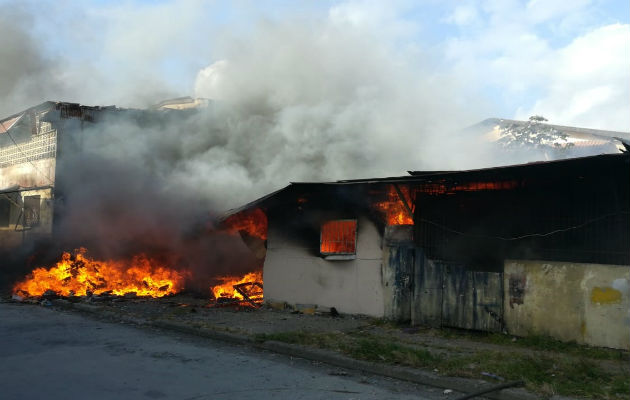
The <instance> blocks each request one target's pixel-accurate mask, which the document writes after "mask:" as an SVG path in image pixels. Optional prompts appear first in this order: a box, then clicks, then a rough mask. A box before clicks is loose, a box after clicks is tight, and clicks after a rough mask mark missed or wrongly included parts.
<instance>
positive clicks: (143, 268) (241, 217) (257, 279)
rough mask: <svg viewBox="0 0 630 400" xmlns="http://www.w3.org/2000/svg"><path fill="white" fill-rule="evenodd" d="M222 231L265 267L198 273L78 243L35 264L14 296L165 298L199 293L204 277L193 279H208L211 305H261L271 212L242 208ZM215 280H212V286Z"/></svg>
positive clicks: (29, 297) (104, 298) (145, 256)
mask: <svg viewBox="0 0 630 400" xmlns="http://www.w3.org/2000/svg"><path fill="white" fill-rule="evenodd" d="M222 230H223V232H227V233H228V234H229V235H240V236H241V238H242V239H243V241H244V243H245V244H246V245H247V246H248V247H249V248H250V249H251V251H252V252H253V253H254V255H255V257H256V259H257V260H258V261H257V262H260V269H257V270H255V271H254V272H249V273H245V274H243V275H236V274H230V275H222V276H221V275H219V276H214V277H211V276H206V277H204V278H200V276H198V275H197V274H196V273H193V270H194V268H193V269H185V268H177V267H176V266H166V265H164V263H161V262H159V261H157V260H156V259H154V258H152V257H150V256H147V255H146V254H144V253H140V254H138V255H136V256H134V257H132V258H131V259H126V260H96V259H94V258H92V257H90V256H88V251H87V249H85V248H79V249H77V250H75V251H74V252H63V254H62V256H61V259H60V260H59V261H58V262H57V263H56V264H55V265H53V266H51V267H40V268H36V269H34V270H33V271H32V272H31V273H30V274H29V275H28V276H27V277H26V278H25V279H24V280H22V281H20V282H18V283H16V284H15V285H14V286H13V295H14V298H16V299H19V300H22V299H29V301H30V300H35V299H39V298H50V297H67V298H83V299H85V300H87V301H96V300H107V299H110V300H112V299H116V298H127V299H129V298H161V297H165V296H172V295H175V294H179V293H182V292H185V291H186V290H187V289H188V290H189V291H190V290H192V291H193V292H194V293H197V291H196V289H194V288H195V287H198V286H199V282H196V281H194V280H198V279H203V281H204V282H207V283H204V284H203V285H204V286H203V287H205V288H208V289H206V290H207V291H206V290H203V293H201V295H202V296H203V297H205V298H207V299H209V301H210V302H209V305H208V306H210V307H215V306H221V307H224V306H230V305H234V306H239V307H240V306H245V307H256V308H257V307H260V306H261V305H262V301H263V284H262V282H263V279H262V260H264V257H265V251H266V247H265V240H266V237H267V217H266V215H265V213H264V212H263V211H262V210H259V209H256V210H251V211H246V212H242V213H238V214H235V215H232V216H230V217H228V218H227V219H226V220H225V221H224V222H223V227H222ZM208 267H211V265H209V266H208ZM197 269H199V268H197ZM193 275H195V276H193ZM192 283H195V284H192ZM211 283H212V284H213V285H209V284H211ZM187 284H189V285H187ZM191 284H192V285H191ZM187 286H188V288H187ZM208 286H209V287H208Z"/></svg>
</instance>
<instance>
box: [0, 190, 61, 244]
mask: <svg viewBox="0 0 630 400" xmlns="http://www.w3.org/2000/svg"><path fill="white" fill-rule="evenodd" d="M52 191H53V189H38V190H23V191H21V192H17V193H14V194H12V196H11V199H12V200H13V201H14V202H15V203H17V204H12V205H11V207H12V209H11V217H10V219H9V226H8V227H0V249H13V248H16V247H18V246H20V245H21V244H22V243H23V242H24V241H25V240H29V239H39V238H44V237H50V236H51V235H52V226H53V199H52ZM27 196H39V197H40V206H39V224H37V225H35V226H26V227H25V226H24V225H23V224H24V218H23V215H22V211H23V209H22V208H21V206H22V205H23V204H24V198H25V197H27Z"/></svg>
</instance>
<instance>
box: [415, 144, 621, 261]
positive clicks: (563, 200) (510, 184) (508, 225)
mask: <svg viewBox="0 0 630 400" xmlns="http://www.w3.org/2000/svg"><path fill="white" fill-rule="evenodd" d="M416 196H417V197H416V201H417V204H418V206H417V207H416V213H415V221H416V241H417V244H418V245H419V246H420V247H422V248H424V249H425V251H426V253H427V257H428V258H430V259H436V260H442V261H447V262H453V263H461V264H465V265H467V266H468V267H470V268H473V269H477V270H485V271H501V270H502V268H503V260H505V259H525V260H549V261H570V262H583V263H600V264H619V265H628V264H630V236H629V235H630V165H629V156H628V154H627V153H626V154H620V155H607V156H597V157H588V158H582V159H574V160H566V161H562V162H552V163H540V164H533V165H525V166H519V167H508V168H496V169H491V170H482V171H473V172H468V173H465V172H464V173H458V174H450V175H444V176H438V177H433V178H432V182H428V183H423V184H420V185H419V187H418V190H417V192H416Z"/></svg>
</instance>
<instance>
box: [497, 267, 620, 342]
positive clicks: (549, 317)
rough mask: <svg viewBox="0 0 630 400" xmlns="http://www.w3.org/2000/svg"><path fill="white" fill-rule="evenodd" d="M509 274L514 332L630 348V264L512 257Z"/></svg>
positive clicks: (507, 316)
mask: <svg viewBox="0 0 630 400" xmlns="http://www.w3.org/2000/svg"><path fill="white" fill-rule="evenodd" d="M504 280H505V281H504V290H505V307H504V320H505V324H506V328H507V329H508V331H509V332H510V333H512V334H515V335H519V336H527V335H529V334H539V335H548V336H552V337H555V338H557V339H560V340H564V341H576V342H578V343H585V344H590V345H595V346H603V347H611V348H618V349H630V267H628V266H620V265H600V264H580V263H567V262H547V261H506V262H505V274H504Z"/></svg>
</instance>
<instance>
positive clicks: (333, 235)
mask: <svg viewBox="0 0 630 400" xmlns="http://www.w3.org/2000/svg"><path fill="white" fill-rule="evenodd" d="M356 248H357V220H356V219H348V220H334V221H328V222H325V223H324V224H323V225H322V228H321V233H320V253H321V254H323V255H331V254H356Z"/></svg>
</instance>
